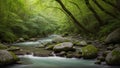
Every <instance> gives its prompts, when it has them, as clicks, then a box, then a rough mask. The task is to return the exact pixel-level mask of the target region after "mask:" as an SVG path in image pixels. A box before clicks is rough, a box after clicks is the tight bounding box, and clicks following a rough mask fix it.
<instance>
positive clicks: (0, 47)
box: [0, 44, 8, 50]
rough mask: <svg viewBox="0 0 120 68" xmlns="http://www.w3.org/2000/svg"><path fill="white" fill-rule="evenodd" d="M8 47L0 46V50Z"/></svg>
mask: <svg viewBox="0 0 120 68" xmlns="http://www.w3.org/2000/svg"><path fill="white" fill-rule="evenodd" d="M7 48H8V47H7V46H6V45H3V44H0V50H1V49H7Z"/></svg>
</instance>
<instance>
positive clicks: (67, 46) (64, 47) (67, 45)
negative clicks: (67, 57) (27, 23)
mask: <svg viewBox="0 0 120 68" xmlns="http://www.w3.org/2000/svg"><path fill="white" fill-rule="evenodd" d="M53 50H54V51H55V52H61V51H73V50H74V48H73V43H71V42H63V43H59V44H57V45H55V46H54V48H53Z"/></svg>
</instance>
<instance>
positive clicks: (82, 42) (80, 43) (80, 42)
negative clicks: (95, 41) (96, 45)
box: [73, 40, 87, 46]
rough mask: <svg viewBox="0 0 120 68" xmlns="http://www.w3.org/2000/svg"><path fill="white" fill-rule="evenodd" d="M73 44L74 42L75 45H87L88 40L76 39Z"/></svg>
mask: <svg viewBox="0 0 120 68" xmlns="http://www.w3.org/2000/svg"><path fill="white" fill-rule="evenodd" d="M73 44H74V45H75V46H86V45H87V42H86V41H84V40H82V41H75V42H73Z"/></svg>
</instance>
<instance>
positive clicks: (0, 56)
mask: <svg viewBox="0 0 120 68" xmlns="http://www.w3.org/2000/svg"><path fill="white" fill-rule="evenodd" d="M18 60H19V59H18V57H17V56H16V55H15V54H14V53H12V52H9V51H6V50H0V66H1V65H6V64H12V63H15V62H16V61H18Z"/></svg>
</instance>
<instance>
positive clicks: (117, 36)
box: [105, 28, 120, 44]
mask: <svg viewBox="0 0 120 68" xmlns="http://www.w3.org/2000/svg"><path fill="white" fill-rule="evenodd" d="M105 43H106V44H111V43H113V44H116V43H120V28H118V29H116V30H114V31H113V32H112V33H110V34H109V35H108V36H107V38H106V39H105Z"/></svg>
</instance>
